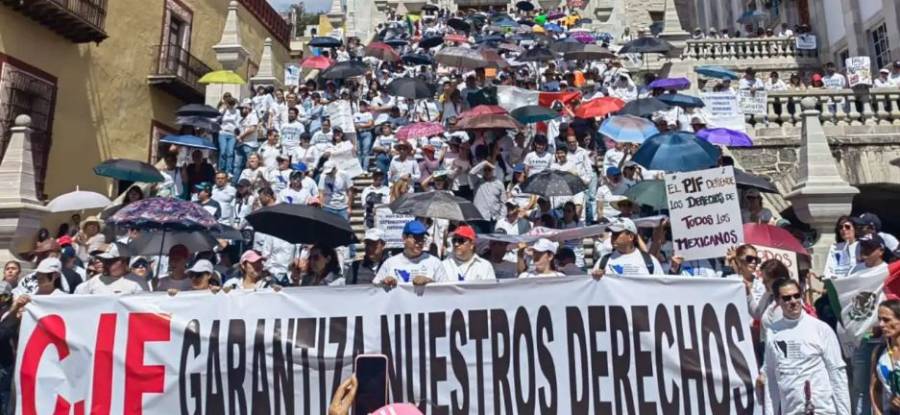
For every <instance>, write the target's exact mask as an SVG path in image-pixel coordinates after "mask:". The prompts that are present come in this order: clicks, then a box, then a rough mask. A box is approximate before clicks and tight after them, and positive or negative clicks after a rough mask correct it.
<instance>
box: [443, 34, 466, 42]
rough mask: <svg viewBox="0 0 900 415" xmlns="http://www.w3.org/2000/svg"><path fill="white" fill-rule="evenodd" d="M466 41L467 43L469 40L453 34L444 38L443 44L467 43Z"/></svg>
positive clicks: (463, 36)
mask: <svg viewBox="0 0 900 415" xmlns="http://www.w3.org/2000/svg"><path fill="white" fill-rule="evenodd" d="M468 41H469V38H468V37H466V36H465V35H460V34H455V33H454V34H452V35H447V36H444V42H456V43H467V42H468Z"/></svg>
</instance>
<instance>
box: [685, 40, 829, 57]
mask: <svg viewBox="0 0 900 415" xmlns="http://www.w3.org/2000/svg"><path fill="white" fill-rule="evenodd" d="M686 43H687V45H686V46H685V48H684V51H683V52H682V54H681V58H682V59H684V60H692V61H723V62H724V61H734V60H738V61H745V60H751V61H752V60H767V59H802V60H810V61H815V60H816V58H817V52H816V51H815V50H802V49H797V47H796V45H795V40H794V38H780V37H763V38H734V39H692V40H688V41H687V42H686Z"/></svg>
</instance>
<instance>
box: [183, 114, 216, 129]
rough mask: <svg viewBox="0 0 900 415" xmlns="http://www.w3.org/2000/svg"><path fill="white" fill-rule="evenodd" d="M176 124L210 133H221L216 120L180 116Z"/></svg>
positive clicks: (194, 116) (195, 116) (196, 116)
mask: <svg viewBox="0 0 900 415" xmlns="http://www.w3.org/2000/svg"><path fill="white" fill-rule="evenodd" d="M175 124H178V125H181V126H185V125H187V126H191V127H194V128H200V129H203V130H206V131H209V132H213V133H217V132H219V129H220V128H219V127H220V126H219V121H218V120H217V119H215V118H208V117H201V116H198V115H189V116H183V117H182V116H179V117H177V118H176V119H175Z"/></svg>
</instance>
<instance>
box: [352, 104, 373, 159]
mask: <svg viewBox="0 0 900 415" xmlns="http://www.w3.org/2000/svg"><path fill="white" fill-rule="evenodd" d="M353 125H354V126H355V127H356V141H357V157H358V158H359V164H360V166H362V169H363V170H368V169H369V155H370V153H371V152H372V139H373V137H374V135H373V129H374V127H375V116H374V115H372V112H371V111H369V103H368V102H366V101H362V100H360V101H359V106H358V111H356V112H354V113H353Z"/></svg>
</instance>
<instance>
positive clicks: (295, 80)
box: [284, 64, 300, 86]
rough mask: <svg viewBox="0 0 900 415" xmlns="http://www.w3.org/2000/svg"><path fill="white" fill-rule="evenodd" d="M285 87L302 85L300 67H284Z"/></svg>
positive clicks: (292, 65)
mask: <svg viewBox="0 0 900 415" xmlns="http://www.w3.org/2000/svg"><path fill="white" fill-rule="evenodd" d="M284 85H286V86H298V85H300V67H299V66H297V65H294V64H291V65H285V66H284Z"/></svg>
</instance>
